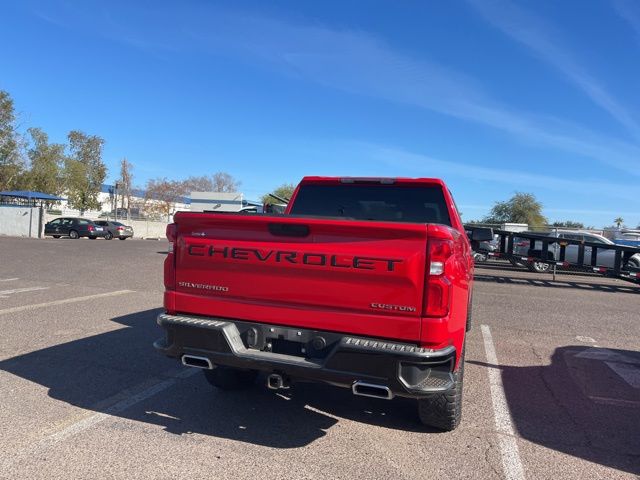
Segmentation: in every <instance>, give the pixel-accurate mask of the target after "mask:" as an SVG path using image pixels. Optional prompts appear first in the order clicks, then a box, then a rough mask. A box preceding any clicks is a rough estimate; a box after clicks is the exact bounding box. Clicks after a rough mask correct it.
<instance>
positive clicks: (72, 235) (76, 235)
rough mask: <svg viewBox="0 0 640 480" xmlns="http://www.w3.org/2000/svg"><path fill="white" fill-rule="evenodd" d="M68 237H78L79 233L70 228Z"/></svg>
mask: <svg viewBox="0 0 640 480" xmlns="http://www.w3.org/2000/svg"><path fill="white" fill-rule="evenodd" d="M69 238H73V239H74V240H76V239H78V238H80V235H78V232H76V231H75V230H71V231H70V232H69Z"/></svg>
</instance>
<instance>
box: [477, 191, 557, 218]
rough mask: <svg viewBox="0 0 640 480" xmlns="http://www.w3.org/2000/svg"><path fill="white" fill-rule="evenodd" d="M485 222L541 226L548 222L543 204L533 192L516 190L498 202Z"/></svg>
mask: <svg viewBox="0 0 640 480" xmlns="http://www.w3.org/2000/svg"><path fill="white" fill-rule="evenodd" d="M482 221H483V222H484V223H489V224H498V223H526V224H528V225H529V226H530V227H541V226H544V225H546V224H547V219H546V218H545V216H544V215H542V204H541V203H540V202H539V201H538V200H537V199H536V197H535V195H533V194H532V193H522V192H516V194H515V195H514V196H513V197H511V198H510V199H509V200H507V201H506V202H496V203H495V205H494V206H493V208H492V209H491V212H489V215H488V216H487V217H485V218H484V219H483V220H482Z"/></svg>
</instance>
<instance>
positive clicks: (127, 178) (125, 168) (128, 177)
mask: <svg viewBox="0 0 640 480" xmlns="http://www.w3.org/2000/svg"><path fill="white" fill-rule="evenodd" d="M132 170H133V165H131V163H130V162H129V161H128V160H127V159H126V158H123V159H122V160H121V161H120V180H119V182H118V183H119V184H120V189H119V190H120V195H121V197H120V198H121V201H120V207H121V208H124V204H125V199H126V201H127V213H128V216H131V191H132V189H133V187H132V182H133V174H132V173H131V171H132Z"/></svg>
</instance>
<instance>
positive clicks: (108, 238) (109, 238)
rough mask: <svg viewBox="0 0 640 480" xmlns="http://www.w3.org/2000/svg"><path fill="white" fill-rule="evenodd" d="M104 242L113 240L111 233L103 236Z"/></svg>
mask: <svg viewBox="0 0 640 480" xmlns="http://www.w3.org/2000/svg"><path fill="white" fill-rule="evenodd" d="M104 239H105V240H113V233H111V232H107V233H106V235H105V236H104Z"/></svg>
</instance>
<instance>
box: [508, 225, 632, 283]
mask: <svg viewBox="0 0 640 480" xmlns="http://www.w3.org/2000/svg"><path fill="white" fill-rule="evenodd" d="M527 233H531V234H535V235H547V236H550V237H558V238H566V239H568V240H578V241H581V242H582V241H584V242H592V243H601V244H603V245H615V244H614V243H613V242H612V241H611V240H609V239H608V238H605V237H603V236H602V235H598V234H596V233H591V232H579V231H566V230H558V232H557V233H556V232H545V233H541V232H527ZM513 240H514V243H513V245H514V247H513V252H514V253H515V254H516V255H520V256H523V257H527V256H529V250H530V249H531V246H530V240H529V239H526V238H521V237H514V239H513ZM541 249H542V242H540V241H536V242H535V245H534V250H541ZM578 250H579V247H578V245H567V246H566V247H565V257H564V259H565V261H566V262H569V263H578ZM591 250H592V247H588V246H587V247H585V248H584V261H585V263H586V264H588V263H589V262H590V259H591ZM549 254H550V255H551V256H552V257H550V260H555V259H558V258H559V256H560V245H558V244H557V243H555V244H551V245H549ZM615 254H616V252H615V250H605V249H599V250H598V256H597V259H596V260H597V266H599V267H607V268H613V267H614V264H615ZM629 265H630V266H632V267H635V268H639V269H640V253H636V254H634V255H633V256H632V257H631V258H630V259H629ZM526 266H527V268H529V270H531V271H533V272H540V273H542V272H547V271H549V269H550V268H551V266H550V265H549V264H548V263H545V262H531V263H528V264H527V265H526Z"/></svg>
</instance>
